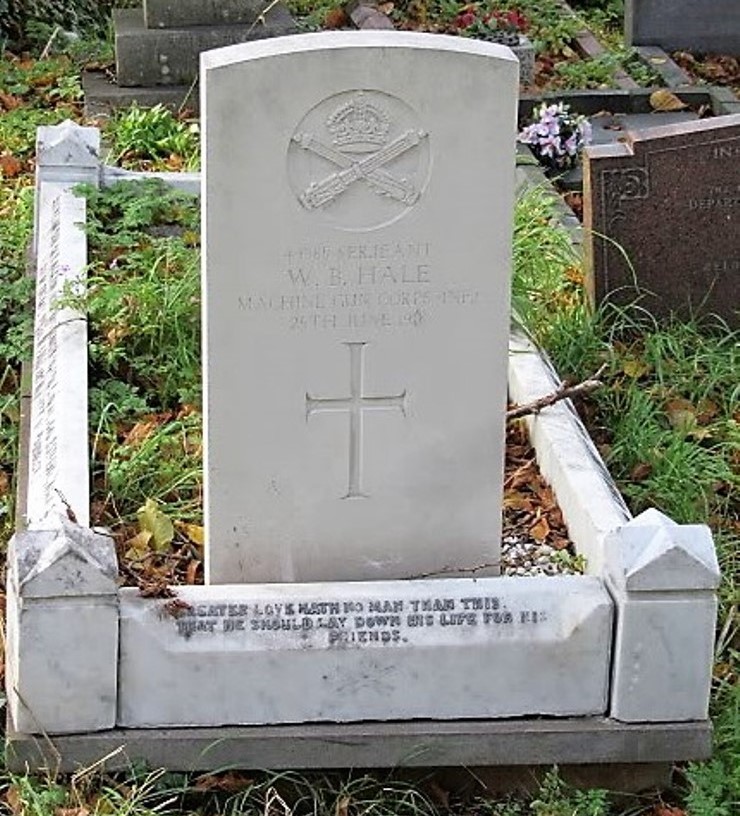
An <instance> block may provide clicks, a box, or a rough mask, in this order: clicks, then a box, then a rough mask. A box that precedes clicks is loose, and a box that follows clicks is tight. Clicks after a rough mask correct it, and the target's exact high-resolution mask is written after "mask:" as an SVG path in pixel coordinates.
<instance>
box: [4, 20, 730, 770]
mask: <svg viewBox="0 0 740 816" xmlns="http://www.w3.org/2000/svg"><path fill="white" fill-rule="evenodd" d="M203 74H204V75H203V87H202V90H203V94H204V98H203V111H204V120H203V133H204V178H203V185H202V196H203V218H204V236H203V247H204V251H203V293H204V329H205V334H206V345H205V357H204V376H205V394H206V399H205V406H204V407H205V413H206V415H205V422H206V436H205V450H206V480H207V483H206V491H205V492H206V498H207V521H206V524H207V541H206V557H207V559H208V575H207V578H208V583H207V585H206V586H178V587H176V588H174V590H175V597H174V598H158V597H148V598H147V597H142V595H141V593H140V592H139V590H138V589H135V588H130V587H129V588H118V587H117V586H116V582H115V554H114V551H113V546H112V540H111V538H110V537H109V536H106V535H105V534H104V533H103V532H99V531H93V530H90V529H88V528H87V527H85V526H84V525H81V524H79V523H75V522H74V521H73V520H72V519H71V518H70V517H69V516H68V513H67V512H66V511H67V509H68V508H67V507H66V506H64V505H62V506H61V507H58V508H57V510H58V511H59V512H58V513H57V514H56V516H55V517H53V518H52V517H51V516H49V517H48V518H47V519H45V521H44V524H43V525H42V527H43V529H35V530H27V529H23V528H22V527H21V528H19V530H18V532H17V533H16V535H15V536H14V539H13V544H12V547H11V550H10V555H9V582H8V609H9V613H8V619H9V639H8V644H9V646H8V661H9V669H8V672H7V678H8V686H7V688H8V710H9V734H10V745H9V750H8V762H9V764H10V765H11V766H12V767H22V766H23V765H24V763H26V762H28V763H29V764H30V765H32V766H34V767H39V766H40V765H43V764H44V763H47V764H48V763H49V762H51V763H53V765H54V767H56V768H60V769H64V768H67V769H74V768H75V767H77V766H78V765H85V766H86V765H89V764H90V763H91V762H96V761H101V760H102V759H103V758H104V757H105V762H106V764H108V766H109V767H126V766H127V764H128V763H129V762H131V761H137V760H138V761H141V760H145V761H148V762H150V763H152V764H154V765H156V766H160V765H164V766H166V767H170V768H181V769H198V768H202V769H208V768H210V769H213V768H214V767H224V766H226V765H230V766H240V767H265V766H268V767H274V768H284V767H304V768H309V767H322V766H325V767H328V766H333V767H378V766H395V765H403V764H407V765H422V766H424V765H432V766H434V765H451V764H452V765H456V764H464V765H480V764H487V763H498V764H505V765H510V764H512V763H513V764H527V763H533V762H534V763H552V762H561V763H567V762H576V763H590V762H634V761H645V760H646V759H649V761H650V762H666V761H670V760H672V759H677V758H682V759H688V758H700V757H703V756H706V755H707V753H708V751H709V749H710V726H709V724H708V721H707V706H708V696H709V686H710V679H711V651H712V643H713V635H714V631H713V621H714V613H715V604H716V602H715V598H714V589H715V587H716V583H717V565H716V558H715V556H714V549H713V546H712V542H711V535H710V534H709V531H708V530H707V528H705V527H700V526H691V525H676V524H674V523H673V522H672V521H671V520H670V519H667V518H666V517H665V516H662V515H661V514H660V513H657V511H647V512H646V513H644V514H642V515H641V516H639V517H638V518H636V519H630V515H629V513H628V512H627V510H626V508H625V506H624V504H623V502H622V501H621V498H620V497H619V495H618V493H617V491H616V488H615V487H614V485H613V483H612V482H611V480H610V479H609V477H608V474H607V473H606V469H605V467H604V465H603V462H601V460H600V458H599V456H598V453H597V451H596V449H595V447H594V446H593V444H592V443H591V442H590V440H588V438H587V435H586V433H585V431H584V429H583V428H582V426H580V425H579V423H578V420H577V417H576V415H575V412H574V411H573V409H572V408H571V407H569V406H568V405H566V404H564V403H561V404H559V405H558V406H554V407H553V408H552V409H551V410H548V411H547V412H543V414H542V415H541V416H537V417H530V418H529V420H528V423H529V425H530V435H531V438H532V440H533V443H534V445H535V447H536V449H537V452H538V459H539V461H540V466H541V469H542V472H543V474H544V475H545V476H546V477H547V478H548V479H550V480H551V482H552V485H553V490H554V491H555V493H556V495H557V496H558V499H559V500H560V501H561V507H562V509H563V513H564V516H565V517H566V521H567V523H568V526H569V530H570V532H571V536H572V538H573V540H574V542H575V544H576V546H577V547H578V551H579V552H582V553H585V554H586V557H587V558H588V573H589V574H586V575H578V576H570V577H567V578H566V577H560V578H545V577H543V578H503V577H498V576H497V575H496V574H495V573H496V569H497V560H498V557H499V547H500V542H499V538H500V528H499V524H500V521H499V519H500V510H501V505H502V484H501V470H502V444H503V426H504V413H505V399H506V391H507V380H508V391H509V396H510V398H511V399H512V400H514V401H517V402H519V403H524V402H527V401H529V400H531V399H534V398H536V397H538V396H541V395H543V394H546V393H550V392H551V391H552V390H554V388H555V387H557V382H558V380H557V377H556V376H555V375H554V374H553V372H552V371H551V370H550V369H549V368H548V367H547V365H546V363H545V361H544V360H543V358H542V357H541V355H540V354H539V353H538V352H537V350H536V349H534V348H532V347H531V345H529V344H527V342H526V341H523V340H522V339H521V338H518V339H516V338H510V337H509V320H508V300H509V291H508V290H509V274H510V251H511V250H510V246H511V217H512V200H513V186H514V171H515V168H514V158H513V157H514V135H515V118H516V116H515V107H516V89H517V77H516V74H517V65H516V60H515V59H514V57H513V56H512V55H511V53H510V52H509V51H508V50H507V49H505V48H502V47H500V46H493V45H491V44H486V43H476V42H473V41H470V40H465V39H463V38H446V37H438V36H432V35H421V34H399V33H398V32H393V34H392V35H390V36H388V35H385V34H382V33H377V32H376V33H362V32H360V33H357V32H355V33H331V34H317V35H302V36H297V37H291V38H279V39H273V40H262V41H260V42H255V43H246V44H242V45H237V46H232V47H230V48H227V49H223V50H219V51H216V52H212V53H209V54H208V55H206V56H205V57H204V59H203ZM296 76H300V77H301V82H300V83H296V82H295V77H296ZM256 88H259V89H260V90H261V93H260V94H257V95H255V89H256ZM265 89H267V90H265ZM247 99H248V100H249V103H250V104H249V105H247V104H246V102H245V103H244V104H241V103H240V100H247ZM255 100H257V102H255ZM471 100H474V101H475V104H471ZM255 104H256V105H257V108H256V112H257V114H258V115H254V114H255V107H254V105H255ZM227 113H228V115H226V114H227ZM49 130H50V131H51V132H50V133H47V132H46V131H45V132H44V133H43V134H42V135H43V137H44V139H47V140H48V139H52V141H53V140H54V139H56V138H58V136H59V134H58V131H56V130H55V129H53V128H52V129H49ZM85 134H87V129H84V128H76V126H70V127H67V129H66V131H65V133H64V134H63V135H64V139H65V140H67V141H68V142H69V144H67V141H65V144H64V145H63V150H62V152H63V153H65V154H66V155H68V156H69V157H70V158H71V160H74V158H75V156H76V155H77V153H75V151H74V150H72V149H71V148H70V145H72V144H79V143H80V141H82V142H83V143H84V142H85V139H86V135H85ZM82 153H83V154H85V151H84V150H83V151H82ZM88 154H89V157H90V158H91V159H92V160H93V164H95V162H96V161H97V158H96V156H95V151H94V150H88ZM85 155H87V154H85ZM40 159H41V166H40V183H41V186H42V187H43V186H44V184H45V183H47V182H48V176H47V177H46V180H44V179H45V177H44V175H43V164H44V151H41V154H40ZM96 167H97V172H96V177H97V178H98V179H100V181H101V183H103V184H105V183H106V179H108V178H111V177H113V176H115V174H112V173H111V172H109V171H108V170H106V169H105V168H103V167H101V166H100V165H99V164H98V165H96ZM54 172H55V174H56V176H55V177H56V178H58V177H59V175H60V174H61V173H60V171H59V170H57V169H55V171H54ZM72 172H74V170H73V171H72ZM176 176H177V174H173V183H180V180H178V181H177V182H175V178H176ZM178 179H179V177H178ZM42 199H43V195H41V196H40V197H39V200H42ZM41 209H42V210H43V207H42V208H41ZM64 228H66V227H65V226H64V225H63V229H64ZM81 234H84V233H81ZM39 238H40V240H41V241H42V243H44V245H45V246H46V245H48V244H49V238H48V233H47V232H46V231H44V230H41V231H40V232H39ZM42 326H43V324H42V323H41V324H39V327H38V329H37V331H36V334H35V342H34V345H35V360H34V366H38V367H41V368H48V367H51V368H54V369H55V370H56V371H59V370H60V366H63V365H65V364H66V359H67V355H66V354H64V355H61V356H60V355H56V356H51V357H50V356H49V354H48V353H47V352H46V351H45V350H44V345H43V341H44V335H43V328H42ZM77 341H78V342H77V345H76V346H75V349H76V350H77V349H79V348H81V347H82V348H84V346H85V338H84V337H79V338H77ZM75 353H76V351H75ZM507 361H508V372H507ZM64 420H65V416H61V417H58V418H56V419H55V420H54V422H55V425H54V428H55V429H56V428H57V426H59V428H61V426H62V424H63V423H64ZM85 431H86V429H85V428H83V429H82V431H81V432H80V434H78V436H82V437H86V436H87V434H86V432H85ZM31 447H32V446H31ZM26 448H27V449H28V445H26ZM29 455H30V456H32V457H33V453H32V452H31V451H29ZM28 472H29V481H30V482H33V481H34V480H35V479H37V478H38V469H34V468H33V467H31V468H29V471H28ZM30 487H31V488H33V485H32V484H31V485H30ZM31 492H32V491H29V495H30V493H31ZM584 497H586V498H585V499H584ZM76 500H79V501H84V496H83V495H81V496H80V498H79V499H76ZM376 507H377V508H378V509H377V510H373V508H376ZM368 508H369V509H368ZM91 606H94V607H95V609H97V610H104V609H105V610H109V611H110V613H111V614H110V615H106V616H105V617H104V616H103V615H102V614H100V615H97V616H95V615H94V614H92V615H91V614H87V613H86V614H78V613H79V611H80V610H88V608H89V607H91ZM60 609H63V610H65V612H64V615H63V616H61V618H60V614H59V610H60ZM674 620H680V622H681V626H680V629H679V628H677V627H675V626H673V624H672V621H674ZM60 621H61V622H60ZM60 625H63V626H68V627H70V631H72V629H74V638H73V641H72V642H71V641H70V637H65V638H61V637H59V631H58V630H59V626H60ZM658 640H659V641H660V648H654V646H653V641H658ZM39 643H45V644H48V647H49V649H51V650H52V651H51V652H50V654H51V655H52V657H53V660H52V661H51V662H48V661H47V660H46V657H43V659H42V658H40V657H39V652H38V649H37V646H38V644H39ZM104 644H105V649H104V648H103V645H104ZM111 644H112V645H111ZM62 648H63V650H64V651H61V650H62ZM106 650H107V651H106ZM687 652H690V653H691V654H692V655H695V656H696V659H695V660H693V659H692V660H691V661H689V662H690V664H691V665H690V666H688V667H685V666H684V665H683V664H684V663H686V662H687V661H686V660H685V656H686V654H687ZM93 658H94V660H93ZM67 664H69V671H68V666H67ZM666 665H669V666H671V667H673V668H672V670H671V673H670V679H669V681H668V683H669V685H670V688H669V689H666V682H667V681H666V672H665V667H666ZM60 686H61V688H62V690H63V694H62V695H61V696H62V699H63V700H64V701H65V705H64V706H55V705H50V704H49V701H50V700H51V701H53V700H55V699H57V698H58V697H59V688H60ZM73 697H74V699H73ZM90 700H94V705H92V706H91V705H90ZM77 701H83V702H80V703H79V704H78V702H77ZM83 707H84V711H83V710H82V709H83ZM89 711H91V712H93V713H92V714H90V715H88V714H87V712H89ZM512 718H518V719H512ZM553 718H558V719H557V720H555V719H553ZM39 734H43V735H44V739H38V737H37V735H39Z"/></svg>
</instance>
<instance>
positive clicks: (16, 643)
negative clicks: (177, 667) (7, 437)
mask: <svg viewBox="0 0 740 816" xmlns="http://www.w3.org/2000/svg"><path fill="white" fill-rule="evenodd" d="M91 131H93V129H87V128H79V127H78V126H75V125H72V124H71V123H65V124H64V125H61V126H58V127H56V128H42V129H40V131H39V162H38V176H37V207H38V210H37V221H36V224H37V229H36V233H35V236H36V241H37V242H38V243H37V257H38V259H39V265H40V269H41V280H42V281H43V280H46V279H47V278H48V279H49V280H50V281H51V283H49V284H48V286H47V287H45V288H42V289H41V290H40V296H39V300H40V304H39V305H38V306H37V312H38V313H39V315H40V323H39V325H46V324H47V323H48V325H49V329H48V331H44V332H43V333H42V334H41V335H40V336H39V335H38V333H37V335H36V348H35V356H36V359H37V360H39V359H45V360H46V362H47V363H48V364H49V366H47V367H43V368H42V367H38V371H36V370H35V371H34V393H33V400H32V403H33V404H35V406H36V409H35V411H36V413H35V416H34V413H33V412H34V409H33V407H32V428H31V434H30V441H29V456H30V458H31V462H30V468H29V484H28V496H29V501H28V508H27V517H28V518H29V521H30V522H31V523H30V525H29V530H28V531H27V532H24V531H19V532H18V533H16V536H15V537H14V539H13V542H12V545H11V548H10V553H9V584H8V587H9V591H8V650H7V651H8V664H9V668H8V672H7V677H8V689H9V707H10V712H11V717H12V719H13V722H14V725H15V728H16V730H18V731H21V732H26V733H40V732H46V733H50V734H53V733H71V732H75V731H94V730H96V729H108V728H111V727H113V726H114V725H115V724H116V722H117V714H116V711H117V705H118V702H117V701H118V692H117V683H118V673H117V669H118V667H117V656H118V622H119V620H118V619H119V613H118V604H119V599H120V598H122V597H124V596H126V597H127V598H129V597H130V596H131V591H128V593H126V592H125V591H123V593H121V592H119V591H118V589H117V587H116V580H115V576H116V572H117V569H116V558H115V551H114V548H113V546H112V541H111V539H110V538H108V537H106V536H103V535H100V534H97V533H94V532H93V531H90V530H87V529H85V527H86V525H87V523H88V522H87V519H88V511H89V508H88V504H89V499H88V498H87V497H88V493H87V491H88V487H87V485H88V472H87V467H88V465H87V404H86V399H85V397H84V395H85V394H86V350H87V348H86V322H85V320H84V317H82V316H81V315H76V314H70V313H67V312H65V311H64V310H55V309H53V308H52V305H51V304H52V300H51V298H53V297H57V296H58V294H59V293H60V292H61V288H62V287H63V285H64V281H67V280H69V281H77V280H80V279H81V277H82V274H83V273H84V267H85V264H86V257H85V254H86V245H85V240H84V233H82V232H80V230H79V222H80V221H84V214H85V208H84V200H82V199H79V198H76V197H75V196H74V195H73V194H72V192H71V190H72V187H73V186H74V185H75V184H76V183H78V182H80V181H87V182H90V183H93V184H94V183H101V184H103V185H108V184H111V183H115V181H118V180H120V179H126V178H142V177H152V176H155V177H159V178H162V179H163V180H164V181H165V182H167V183H169V184H172V186H174V187H177V188H179V189H187V190H189V191H191V192H195V193H199V191H200V183H199V175H198V174H187V176H186V177H184V174H174V173H173V174H168V173H162V174H140V173H129V172H127V171H120V170H118V169H117V168H105V167H101V165H100V163H99V161H98V159H97V144H98V136H97V132H91ZM55 219H56V221H55ZM55 223H56V224H58V226H55ZM71 230H74V232H72V231H71ZM55 231H57V232H58V235H57V237H56V239H55V238H54V235H55V234H56V233H55ZM74 239H78V240H74ZM55 241H56V242H57V244H58V246H55V243H54V242H55ZM67 267H68V269H67ZM49 269H52V270H59V272H58V274H57V273H56V272H55V273H53V274H50V273H49V271H48V270H49ZM49 336H55V337H56V338H57V343H58V346H57V353H56V355H55V354H54V353H53V352H52V353H50V352H49V348H48V342H47V338H48V337H49ZM45 343H46V345H44V344H45ZM60 350H61V352H60ZM49 367H50V368H54V369H55V371H54V372H52V376H49V373H48V371H46V368H49ZM55 367H56V368H55ZM60 372H61V373H63V376H59V375H60ZM83 378H84V380H83ZM83 382H84V389H83V390H82V395H83V396H80V394H79V393H78V394H77V395H76V397H74V398H73V399H72V398H70V395H69V391H70V387H72V390H74V388H75V387H76V388H80V387H82V384H83ZM54 383H56V386H54ZM50 384H51V387H50ZM559 384H560V383H559V380H558V378H557V376H556V374H555V373H554V371H553V369H552V367H551V366H550V365H549V363H548V362H547V361H546V359H545V358H544V357H543V356H542V355H541V354H540V353H539V352H538V351H537V349H535V348H534V346H532V345H531V344H530V343H529V342H528V341H527V340H526V338H524V337H523V336H521V335H514V336H512V339H511V346H510V365H509V390H510V396H511V398H512V399H513V400H515V401H516V402H518V403H525V402H529V401H531V400H533V399H536V398H537V397H539V396H542V395H544V394H546V393H549V392H550V391H552V390H554V389H555V388H556V387H557V386H558V385H559ZM39 394H41V397H39ZM49 413H51V416H52V419H51V425H52V430H53V432H54V433H61V434H64V440H63V441H62V442H61V443H60V442H55V441H54V440H52V438H51V436H50V435H49V434H45V427H44V423H45V422H47V420H48V419H49ZM60 415H61V416H63V420H64V421H61V422H60V421H59V417H60ZM68 420H69V421H68ZM527 424H528V425H529V430H530V435H531V439H532V442H533V445H534V447H535V449H536V451H537V458H538V462H539V465H540V468H541V470H542V472H543V474H544V475H545V477H546V478H547V479H548V480H549V481H550V482H551V484H552V486H553V489H554V492H555V493H556V496H557V498H558V501H559V503H560V506H561V508H562V510H563V514H564V517H565V520H566V523H567V525H568V528H569V532H570V534H571V537H572V538H573V540H574V543H575V545H576V548H577V550H578V552H579V553H582V554H583V555H584V556H585V557H586V559H587V563H588V571H589V572H590V573H591V574H592V575H593V576H596V577H597V578H599V579H601V580H604V581H605V584H606V586H607V588H608V589H609V592H610V593H611V596H612V598H613V601H614V604H615V611H616V626H615V634H614V643H613V647H612V645H611V644H610V643H607V644H606V648H607V649H609V648H612V649H613V654H614V657H613V661H612V679H611V690H610V691H609V694H610V697H611V703H610V709H611V716H613V717H614V718H616V719H621V720H624V721H628V722H645V721H656V722H661V721H662V722H671V721H678V720H692V719H703V718H705V717H706V711H707V703H708V695H709V681H710V678H711V651H712V649H711V647H712V643H713V636H714V620H715V615H716V600H715V597H714V590H715V588H716V585H717V581H718V569H717V565H716V564H717V562H716V556H715V554H714V548H713V543H712V539H711V534H710V533H709V530H708V528H706V527H704V526H702V525H676V524H675V523H673V522H672V521H671V520H670V519H667V518H666V517H665V516H662V515H661V514H659V513H657V511H647V513H643V514H642V515H641V516H639V517H638V518H636V519H633V520H630V515H629V512H628V511H627V509H626V507H625V505H624V502H623V500H622V498H621V496H620V495H619V493H618V491H617V490H616V487H615V486H614V483H613V481H612V480H611V478H610V476H609V474H608V472H607V471H606V468H605V466H604V464H603V462H602V460H601V458H600V456H599V454H598V451H597V450H596V449H595V446H594V445H593V442H592V441H591V440H590V438H589V437H588V435H587V433H586V431H585V429H584V428H583V426H582V424H581V423H580V421H579V420H578V417H577V415H576V413H575V411H574V409H573V407H572V405H571V404H570V403H569V402H561V403H559V404H557V405H554V406H551V407H550V408H547V409H545V410H544V411H542V412H541V413H540V414H539V415H537V416H533V417H528V418H527ZM39 440H41V441H39ZM44 445H46V447H44ZM55 446H56V450H61V451H64V457H63V459H64V461H63V462H62V463H61V469H59V470H54V469H53V468H51V467H47V463H48V462H49V461H51V459H52V458H53V457H52V456H51V454H52V453H53V452H54V449H55ZM78 447H79V448H80V450H83V451H84V452H83V453H82V454H73V453H71V451H72V450H76V449H77V448H78ZM34 466H35V468H34ZM83 467H84V474H83V471H82V470H81V468H83ZM67 468H69V469H67ZM70 511H71V514H72V515H74V516H75V517H76V518H77V520H78V522H80V523H81V524H74V523H73V522H71V521H69V520H68V516H70ZM455 580H456V579H437V580H436V581H435V588H438V590H439V592H440V593H442V592H443V589H444V587H445V586H451V585H452V584H450V583H445V582H451V581H455ZM468 580H469V581H472V582H473V583H474V581H473V579H468ZM486 580H492V581H494V582H505V581H512V580H516V581H517V582H521V581H522V580H526V579H521V578H517V579H509V578H507V579H481V581H486ZM545 580H547V581H552V582H557V581H558V580H559V579H558V578H549V579H545ZM570 580H571V582H573V581H575V586H578V585H580V584H581V583H582V585H583V586H584V587H586V586H587V585H589V581H590V582H593V581H594V578H592V577H587V576H584V577H583V578H582V579H580V578H578V577H576V578H574V579H570ZM520 585H521V584H520ZM337 586H338V585H337ZM502 586H503V587H508V586H509V584H505V583H503V584H502ZM511 586H512V587H513V586H514V585H513V584H512V585H511ZM553 586H554V584H553ZM398 587H399V591H401V592H408V582H398ZM402 587H403V588H402ZM317 589H318V587H317ZM255 590H256V591H257V592H258V594H259V592H265V591H267V589H266V588H265V587H262V588H260V587H252V588H251V589H250V588H249V587H243V588H242V587H237V588H233V587H232V588H229V587H188V588H187V589H186V590H183V592H184V593H185V594H186V595H187V600H188V603H192V604H193V605H195V606H196V607H197V604H198V603H200V602H201V601H208V600H209V599H211V600H212V599H213V598H214V597H215V596H214V592H216V593H217V594H218V593H219V592H226V594H229V593H236V595H237V596H238V595H240V594H241V593H244V596H245V597H247V596H248V594H249V592H250V591H255ZM332 591H333V590H332ZM574 594H576V595H577V594H578V593H577V592H576V593H574ZM127 603H128V601H127ZM136 604H137V605H138V606H140V607H141V608H142V614H144V615H150V614H156V613H157V610H159V609H160V607H162V605H163V604H162V601H157V600H154V599H150V600H140V599H139V600H137V601H136ZM676 616H678V618H679V619H680V625H678V626H677V625H676V620H677V618H676ZM60 627H61V630H60ZM60 631H62V632H63V633H64V634H65V637H60V636H59V633H60ZM687 643H688V645H687ZM39 644H43V647H42V648H41V649H40V647H39ZM532 648H536V644H534V643H533V644H532ZM697 656H698V659H696V657H697ZM225 659H226V662H227V663H228V656H226V658H225ZM39 660H41V661H42V663H43V664H44V665H43V670H42V667H41V666H40V664H39ZM49 661H51V662H49ZM68 664H69V665H68ZM50 666H52V667H53V671H50V670H49V667H50ZM225 666H226V664H225ZM666 666H668V667H670V669H668V670H666ZM124 668H125V667H124ZM60 683H61V686H60ZM60 689H61V691H60ZM65 694H67V695H68V696H67V697H65ZM69 694H72V696H73V697H74V698H75V699H77V698H79V697H80V696H81V697H82V698H84V699H85V706H84V708H86V709H87V713H84V712H83V711H82V710H81V708H80V707H77V706H75V705H74V703H73V702H71V700H72V697H69ZM55 700H56V701H57V702H54V701H55ZM90 701H93V702H92V703H91V702H90ZM493 716H495V713H493ZM504 716H505V715H504ZM183 724H185V723H183Z"/></svg>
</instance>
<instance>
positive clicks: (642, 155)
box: [584, 114, 740, 325]
mask: <svg viewBox="0 0 740 816" xmlns="http://www.w3.org/2000/svg"><path fill="white" fill-rule="evenodd" d="M739 158H740V115H737V114H736V115H732V116H718V117H715V118H711V119H703V120H699V121H694V122H686V123H682V124H676V125H666V126H661V127H656V128H651V129H647V130H642V131H635V132H628V133H627V134H626V138H625V140H624V141H623V142H620V143H618V144H614V145H609V146H594V147H589V148H587V149H586V151H585V166H584V176H585V178H584V226H585V238H586V250H587V258H588V265H589V284H590V287H591V290H592V294H593V297H594V299H595V301H596V302H597V303H601V302H602V301H603V300H604V299H606V298H609V299H610V300H612V301H614V302H616V303H630V302H633V301H635V300H637V299H639V303H640V305H642V306H644V307H646V308H647V309H649V310H650V311H651V312H653V313H655V314H657V315H666V314H668V313H670V312H676V313H678V314H680V315H682V316H686V315H688V314H697V315H698V314H702V313H714V314H718V315H719V316H721V317H722V318H724V319H725V320H726V321H727V322H728V323H729V324H730V325H737V323H738V309H739V308H740V303H739V302H738V274H739V273H740V223H738V207H739V205H740V161H738V159H739Z"/></svg>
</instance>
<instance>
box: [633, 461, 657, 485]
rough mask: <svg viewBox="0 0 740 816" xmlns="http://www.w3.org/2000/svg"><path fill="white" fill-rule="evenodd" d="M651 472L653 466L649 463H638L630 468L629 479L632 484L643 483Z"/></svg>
mask: <svg viewBox="0 0 740 816" xmlns="http://www.w3.org/2000/svg"><path fill="white" fill-rule="evenodd" d="M652 472H653V466H652V465H651V464H650V463H649V462H639V463H638V464H636V465H635V466H634V467H633V468H632V472H631V473H630V479H631V480H632V481H633V482H643V481H645V479H647V478H648V476H649V475H650V474H651V473H652Z"/></svg>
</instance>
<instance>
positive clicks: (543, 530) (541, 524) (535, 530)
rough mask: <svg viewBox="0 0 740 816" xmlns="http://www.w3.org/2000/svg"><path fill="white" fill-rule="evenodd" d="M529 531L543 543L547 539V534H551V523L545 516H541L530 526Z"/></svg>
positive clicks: (535, 538) (536, 539) (538, 541)
mask: <svg viewBox="0 0 740 816" xmlns="http://www.w3.org/2000/svg"><path fill="white" fill-rule="evenodd" d="M529 532H530V533H531V534H532V538H533V539H534V540H535V541H536V542H537V543H538V544H543V543H544V542H545V540H546V539H547V536H548V535H549V534H550V525H549V523H548V521H547V518H546V517H545V516H541V517H540V518H539V519H537V521H536V522H535V523H534V524H533V525H532V526H531V527H530V528H529Z"/></svg>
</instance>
